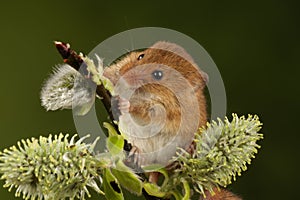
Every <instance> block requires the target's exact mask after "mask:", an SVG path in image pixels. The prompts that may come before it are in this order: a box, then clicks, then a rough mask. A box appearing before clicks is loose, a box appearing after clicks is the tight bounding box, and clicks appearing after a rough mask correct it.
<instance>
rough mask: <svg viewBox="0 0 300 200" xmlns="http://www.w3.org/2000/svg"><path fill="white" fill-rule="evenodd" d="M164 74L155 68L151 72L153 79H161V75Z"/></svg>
mask: <svg viewBox="0 0 300 200" xmlns="http://www.w3.org/2000/svg"><path fill="white" fill-rule="evenodd" d="M163 76H164V74H163V72H162V71H160V70H155V71H154V72H152V77H153V78H154V79H155V80H160V79H162V77H163Z"/></svg>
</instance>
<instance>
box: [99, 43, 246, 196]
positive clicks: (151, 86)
mask: <svg viewBox="0 0 300 200" xmlns="http://www.w3.org/2000/svg"><path fill="white" fill-rule="evenodd" d="M104 76H106V77H107V78H109V79H110V80H111V81H112V83H113V84H114V85H115V94H116V95H117V96H118V98H119V109H120V111H121V115H120V117H119V128H120V129H121V131H122V133H123V134H124V135H125V137H126V139H127V140H128V141H129V142H130V143H131V144H132V145H133V150H134V151H135V153H136V154H137V155H136V156H137V157H138V164H139V165H141V166H147V165H153V164H159V165H164V166H166V165H168V164H170V162H169V161H170V160H171V159H172V157H174V156H175V155H176V151H177V150H178V147H180V148H183V149H185V150H187V151H192V150H191V149H190V148H191V146H193V145H191V144H192V142H193V139H194V136H195V133H196V132H197V130H198V128H200V127H202V126H205V125H206V122H207V108H206V99H205V96H204V88H205V85H206V82H207V80H208V77H207V75H206V74H205V73H204V72H202V71H201V70H200V69H199V67H198V66H197V64H196V63H195V62H194V61H193V59H192V57H191V56H190V55H189V54H188V53H187V52H186V51H185V50H184V49H183V48H182V47H180V46H178V45H177V44H174V43H169V42H157V43H155V44H154V45H153V46H151V47H150V48H148V49H146V50H144V51H140V52H136V51H135V52H130V53H129V54H127V55H126V56H125V57H123V58H121V59H120V60H119V61H118V62H116V63H115V64H113V65H111V66H110V67H107V68H105V70H104ZM157 180H158V173H157V172H151V173H150V175H149V181H150V182H157ZM215 192H216V193H215V195H213V196H212V195H210V194H209V192H207V196H206V198H205V199H210V200H219V199H228V200H241V199H240V198H239V197H238V196H236V195H234V194H232V193H231V192H228V191H226V190H220V191H218V190H216V191H215ZM200 199H202V197H201V198H200Z"/></svg>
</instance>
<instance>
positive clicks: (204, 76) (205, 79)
mask: <svg viewBox="0 0 300 200" xmlns="http://www.w3.org/2000/svg"><path fill="white" fill-rule="evenodd" d="M200 73H201V76H202V79H203V80H204V82H205V85H207V84H208V81H209V76H208V74H207V73H206V72H204V71H201V72H200Z"/></svg>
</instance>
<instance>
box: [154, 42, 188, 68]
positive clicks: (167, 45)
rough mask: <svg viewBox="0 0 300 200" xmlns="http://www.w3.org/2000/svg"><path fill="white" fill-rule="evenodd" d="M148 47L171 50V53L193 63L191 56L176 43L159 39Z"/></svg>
mask: <svg viewBox="0 0 300 200" xmlns="http://www.w3.org/2000/svg"><path fill="white" fill-rule="evenodd" d="M150 48H152V49H162V50H166V51H170V52H173V53H175V54H177V55H179V56H181V57H183V58H184V59H186V60H187V61H189V62H191V63H194V60H193V58H192V57H191V56H190V55H189V54H188V53H187V52H186V50H185V49H184V48H182V47H181V46H179V45H178V44H175V43H171V42H165V41H159V42H156V43H155V44H154V45H152V46H151V47H150Z"/></svg>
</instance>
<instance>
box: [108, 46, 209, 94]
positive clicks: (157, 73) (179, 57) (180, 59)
mask: <svg viewBox="0 0 300 200" xmlns="http://www.w3.org/2000/svg"><path fill="white" fill-rule="evenodd" d="M104 76H106V77H107V78H109V79H110V80H111V81H112V82H113V84H115V85H116V84H117V82H118V81H119V80H120V79H123V80H125V82H126V83H127V84H128V86H129V87H131V88H138V87H141V86H142V85H146V84H163V85H165V86H168V85H177V84H180V82H181V80H182V79H185V80H187V81H188V82H189V84H191V86H192V87H195V88H201V89H203V88H204V86H205V83H206V82H207V80H208V77H207V75H206V74H205V73H204V72H202V71H200V70H199V68H198V66H197V65H196V63H195V62H194V60H193V59H192V57H191V56H190V55H189V54H188V53H187V52H186V51H185V50H184V49H183V48H182V47H180V46H178V45H177V44H174V43H169V42H161V41H160V42H157V43H155V44H154V45H153V46H151V47H150V48H148V49H146V50H143V51H133V52H130V53H128V54H127V55H126V56H124V57H123V58H122V59H120V60H119V61H118V62H116V63H115V64H113V65H112V66H110V67H108V68H106V69H105V72H104Z"/></svg>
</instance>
